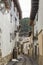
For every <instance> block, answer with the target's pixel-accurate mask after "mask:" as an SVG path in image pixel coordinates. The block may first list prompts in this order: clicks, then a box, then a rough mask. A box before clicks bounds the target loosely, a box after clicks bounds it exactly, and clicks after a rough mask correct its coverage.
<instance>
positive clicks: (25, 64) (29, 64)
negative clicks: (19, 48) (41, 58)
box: [7, 55, 38, 65]
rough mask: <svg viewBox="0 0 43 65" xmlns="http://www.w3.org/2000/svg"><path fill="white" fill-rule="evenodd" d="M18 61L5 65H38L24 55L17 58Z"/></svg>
mask: <svg viewBox="0 0 43 65" xmlns="http://www.w3.org/2000/svg"><path fill="white" fill-rule="evenodd" d="M17 60H18V61H12V62H9V63H8V64H7V65H38V64H37V63H35V61H34V60H33V59H31V58H29V57H27V56H25V55H20V56H18V59H17Z"/></svg>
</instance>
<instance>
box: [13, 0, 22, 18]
mask: <svg viewBox="0 0 43 65" xmlns="http://www.w3.org/2000/svg"><path fill="white" fill-rule="evenodd" d="M13 1H14V4H15V6H16V7H17V10H18V12H19V18H20V19H21V18H22V11H21V7H20V4H19V1H18V0H13Z"/></svg>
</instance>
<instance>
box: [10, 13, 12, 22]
mask: <svg viewBox="0 0 43 65" xmlns="http://www.w3.org/2000/svg"><path fill="white" fill-rule="evenodd" d="M10 17H11V18H10V22H11V23H12V14H10Z"/></svg>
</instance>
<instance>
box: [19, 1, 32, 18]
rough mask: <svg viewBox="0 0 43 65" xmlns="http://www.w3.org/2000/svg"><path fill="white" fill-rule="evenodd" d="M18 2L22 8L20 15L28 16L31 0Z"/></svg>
mask: <svg viewBox="0 0 43 65" xmlns="http://www.w3.org/2000/svg"><path fill="white" fill-rule="evenodd" d="M19 2H20V6H21V10H22V17H23V18H26V17H30V11H31V0H19Z"/></svg>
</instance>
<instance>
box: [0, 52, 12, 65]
mask: <svg viewBox="0 0 43 65" xmlns="http://www.w3.org/2000/svg"><path fill="white" fill-rule="evenodd" d="M12 57H13V56H12V53H10V54H8V55H7V56H5V57H4V58H2V57H1V58H0V65H6V64H7V63H8V62H9V61H10V60H11V59H12Z"/></svg>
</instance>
